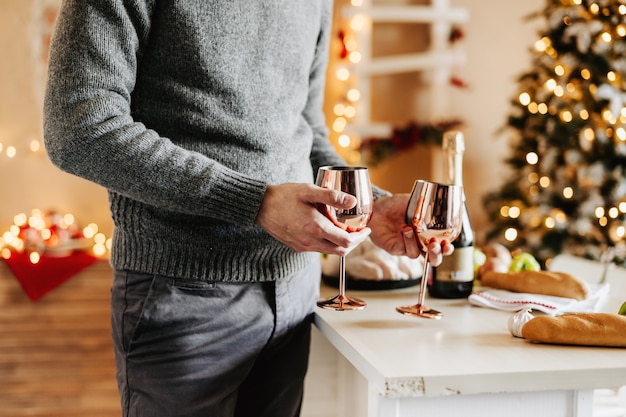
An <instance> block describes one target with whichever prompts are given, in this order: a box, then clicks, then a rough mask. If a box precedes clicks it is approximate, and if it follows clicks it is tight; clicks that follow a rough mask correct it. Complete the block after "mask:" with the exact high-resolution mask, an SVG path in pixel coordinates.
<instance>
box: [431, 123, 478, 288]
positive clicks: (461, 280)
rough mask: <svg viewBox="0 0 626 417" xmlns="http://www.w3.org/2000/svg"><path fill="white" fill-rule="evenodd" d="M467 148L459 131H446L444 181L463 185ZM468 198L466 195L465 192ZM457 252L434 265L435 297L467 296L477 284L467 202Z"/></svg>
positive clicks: (457, 242) (456, 246)
mask: <svg viewBox="0 0 626 417" xmlns="http://www.w3.org/2000/svg"><path fill="white" fill-rule="evenodd" d="M463 152H465V140H464V138H463V134H462V133H461V132H457V131H450V132H445V133H444V135H443V157H444V175H445V179H444V182H445V183H447V184H454V185H461V186H462V185H463ZM463 198H464V199H465V195H464V196H463ZM452 244H453V245H454V252H453V253H452V255H449V256H444V258H443V262H442V263H441V264H440V265H439V266H437V267H436V268H431V271H432V272H431V275H430V276H429V278H428V294H429V295H430V296H432V297H435V298H465V297H468V296H469V295H470V294H471V293H472V287H473V285H474V231H473V230H472V225H471V223H470V219H469V215H468V213H467V208H466V206H465V202H463V213H462V228H461V233H459V236H458V237H457V238H456V239H455V240H454V241H453V242H452Z"/></svg>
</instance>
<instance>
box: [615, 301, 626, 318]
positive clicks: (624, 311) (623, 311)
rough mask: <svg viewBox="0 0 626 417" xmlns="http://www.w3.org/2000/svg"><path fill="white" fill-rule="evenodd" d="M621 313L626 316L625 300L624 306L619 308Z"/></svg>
mask: <svg viewBox="0 0 626 417" xmlns="http://www.w3.org/2000/svg"><path fill="white" fill-rule="evenodd" d="M617 314H619V315H620V316H626V301H624V304H622V306H621V307H620V308H619V313H617Z"/></svg>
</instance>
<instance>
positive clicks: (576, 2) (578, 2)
mask: <svg viewBox="0 0 626 417" xmlns="http://www.w3.org/2000/svg"><path fill="white" fill-rule="evenodd" d="M582 2H583V1H582V0H573V3H574V4H576V5H578V6H580V5H581V4H582Z"/></svg>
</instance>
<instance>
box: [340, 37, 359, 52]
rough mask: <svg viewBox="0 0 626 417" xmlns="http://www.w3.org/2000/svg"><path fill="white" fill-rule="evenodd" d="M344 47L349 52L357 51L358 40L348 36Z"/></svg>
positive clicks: (344, 41)
mask: <svg viewBox="0 0 626 417" xmlns="http://www.w3.org/2000/svg"><path fill="white" fill-rule="evenodd" d="M343 46H344V47H345V48H346V50H347V51H350V52H352V51H356V48H357V43H356V39H354V37H352V36H347V37H346V38H345V39H344V40H343Z"/></svg>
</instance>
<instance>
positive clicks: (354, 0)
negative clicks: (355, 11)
mask: <svg viewBox="0 0 626 417" xmlns="http://www.w3.org/2000/svg"><path fill="white" fill-rule="evenodd" d="M350 3H351V4H352V5H353V6H355V7H359V6H363V0H352V1H351V2H350Z"/></svg>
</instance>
